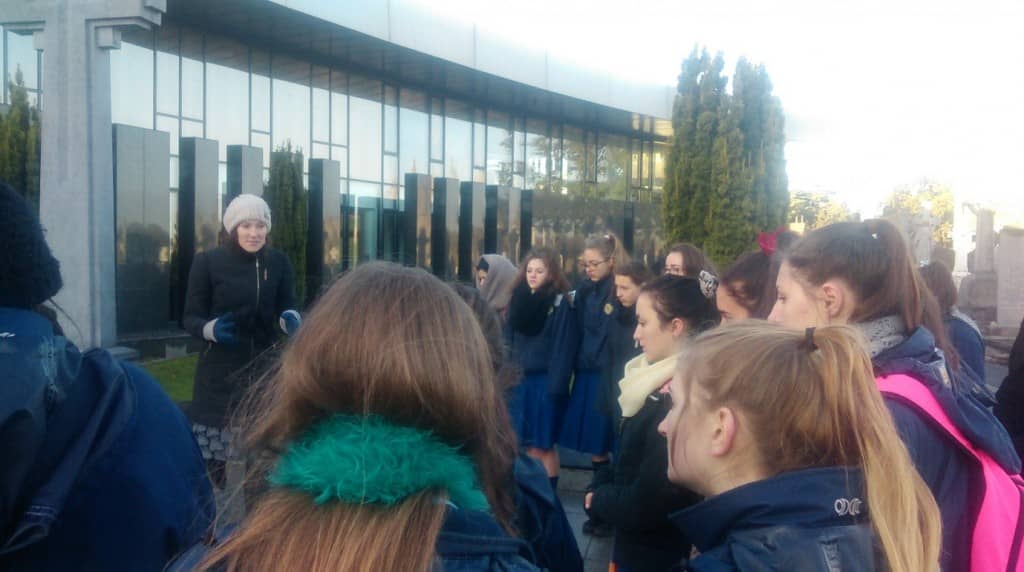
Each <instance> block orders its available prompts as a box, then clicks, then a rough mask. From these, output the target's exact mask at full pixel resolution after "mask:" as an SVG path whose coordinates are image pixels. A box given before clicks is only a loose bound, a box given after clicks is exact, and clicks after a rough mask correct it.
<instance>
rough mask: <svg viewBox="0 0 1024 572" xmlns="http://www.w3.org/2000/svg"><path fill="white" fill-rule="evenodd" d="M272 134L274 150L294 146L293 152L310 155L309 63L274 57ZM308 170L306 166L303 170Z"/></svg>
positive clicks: (272, 62)
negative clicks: (288, 145) (289, 145)
mask: <svg viewBox="0 0 1024 572" xmlns="http://www.w3.org/2000/svg"><path fill="white" fill-rule="evenodd" d="M271 69H272V70H273V74H274V85H273V102H272V105H273V113H272V115H271V125H272V128H271V134H272V136H273V141H272V143H273V145H274V150H278V149H280V148H281V147H283V146H285V145H287V144H289V143H290V144H291V147H292V150H293V151H301V152H302V153H303V154H306V153H307V152H308V151H309V69H310V67H309V63H308V62H303V61H299V60H294V59H292V58H289V57H284V56H278V55H276V54H275V55H274V58H273V60H272V61H271ZM306 168H308V167H305V166H303V170H305V169H306Z"/></svg>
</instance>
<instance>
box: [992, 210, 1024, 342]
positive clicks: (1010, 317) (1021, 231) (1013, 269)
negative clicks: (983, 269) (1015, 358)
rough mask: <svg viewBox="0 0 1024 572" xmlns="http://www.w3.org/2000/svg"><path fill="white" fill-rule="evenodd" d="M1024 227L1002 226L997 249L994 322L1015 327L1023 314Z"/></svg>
mask: <svg viewBox="0 0 1024 572" xmlns="http://www.w3.org/2000/svg"><path fill="white" fill-rule="evenodd" d="M1022 262H1024V228H1013V227H1003V229H1002V230H1001V231H1000V232H999V251H998V253H997V267H996V268H997V272H996V273H997V276H998V279H997V287H996V292H997V293H996V322H997V323H998V324H999V327H1000V328H1016V327H1017V326H1018V325H1019V324H1020V323H1021V319H1022V318H1024V265H1022V264H1021V263H1022Z"/></svg>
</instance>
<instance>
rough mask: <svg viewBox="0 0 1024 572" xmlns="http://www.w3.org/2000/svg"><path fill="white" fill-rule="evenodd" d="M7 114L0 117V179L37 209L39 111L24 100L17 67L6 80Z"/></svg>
mask: <svg viewBox="0 0 1024 572" xmlns="http://www.w3.org/2000/svg"><path fill="white" fill-rule="evenodd" d="M9 87H10V100H9V101H8V105H9V107H8V109H7V113H6V114H5V115H3V116H0V180H3V181H4V182H6V183H7V184H8V185H10V186H11V187H13V188H14V189H15V190H17V191H18V192H19V193H22V194H23V195H24V196H25V198H26V199H28V201H29V202H30V203H32V205H33V206H35V208H36V210H37V211H38V210H39V156H40V143H41V137H40V132H41V126H40V117H39V110H38V109H36V108H35V107H34V106H31V105H30V104H29V101H28V91H27V90H26V89H25V80H24V78H23V77H22V75H21V70H20V69H19V70H18V71H17V72H15V74H14V81H11V82H9Z"/></svg>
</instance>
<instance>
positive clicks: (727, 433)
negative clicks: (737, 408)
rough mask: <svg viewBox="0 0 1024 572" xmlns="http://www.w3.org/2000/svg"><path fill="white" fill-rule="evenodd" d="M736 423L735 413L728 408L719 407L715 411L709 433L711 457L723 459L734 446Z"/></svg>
mask: <svg viewBox="0 0 1024 572" xmlns="http://www.w3.org/2000/svg"><path fill="white" fill-rule="evenodd" d="M737 421H738V420H737V419H736V412H734V411H733V410H732V409H729V408H728V407H719V408H718V410H717V411H715V413H714V420H713V424H714V426H713V427H712V432H711V455H712V456H714V457H724V456H726V455H728V454H729V453H730V452H731V451H732V449H733V447H734V446H735V444H736V432H737V430H738V424H737Z"/></svg>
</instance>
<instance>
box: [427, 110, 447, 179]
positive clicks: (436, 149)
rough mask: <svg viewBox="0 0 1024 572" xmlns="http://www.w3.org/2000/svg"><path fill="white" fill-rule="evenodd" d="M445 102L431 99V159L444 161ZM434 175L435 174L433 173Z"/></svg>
mask: <svg viewBox="0 0 1024 572" xmlns="http://www.w3.org/2000/svg"><path fill="white" fill-rule="evenodd" d="M443 112H444V104H443V103H442V101H441V100H440V99H437V98H434V99H431V100H430V160H431V161H444V115H443ZM431 176H433V175H431Z"/></svg>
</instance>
